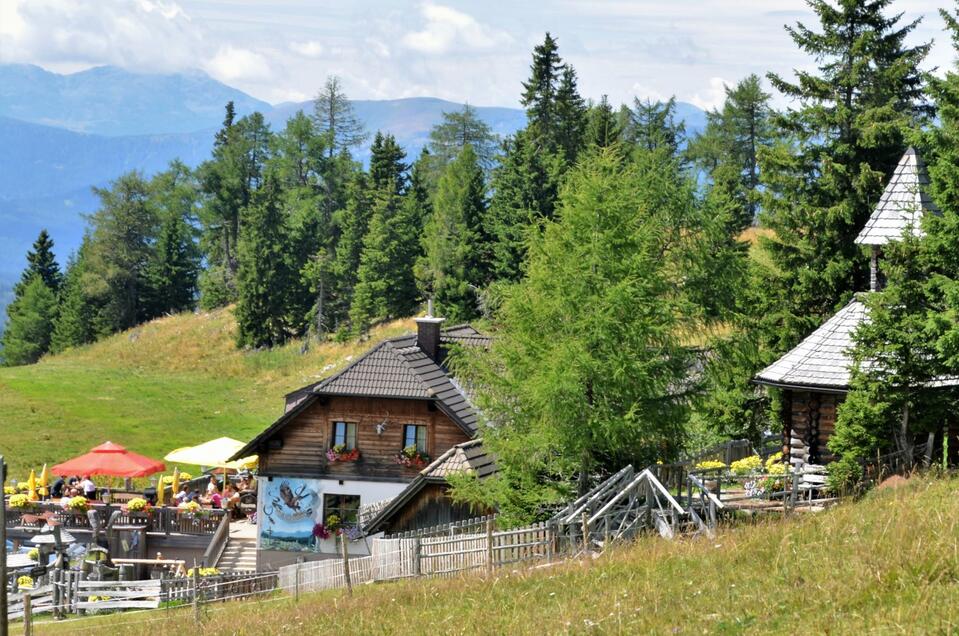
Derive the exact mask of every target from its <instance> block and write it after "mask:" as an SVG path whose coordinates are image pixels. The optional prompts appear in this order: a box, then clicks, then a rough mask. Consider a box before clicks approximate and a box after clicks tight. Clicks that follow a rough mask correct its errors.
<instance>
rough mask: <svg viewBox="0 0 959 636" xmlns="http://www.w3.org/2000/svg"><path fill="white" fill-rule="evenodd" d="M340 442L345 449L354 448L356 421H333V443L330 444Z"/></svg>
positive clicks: (336, 444) (338, 443)
mask: <svg viewBox="0 0 959 636" xmlns="http://www.w3.org/2000/svg"><path fill="white" fill-rule="evenodd" d="M341 444H342V445H343V448H345V449H346V450H353V449H355V448H356V422H333V443H332V444H330V446H331V447H333V446H339V445H341Z"/></svg>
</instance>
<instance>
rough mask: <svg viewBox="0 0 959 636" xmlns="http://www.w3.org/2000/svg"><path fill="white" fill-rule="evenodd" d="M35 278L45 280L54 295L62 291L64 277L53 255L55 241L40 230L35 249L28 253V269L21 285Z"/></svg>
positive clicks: (34, 243)
mask: <svg viewBox="0 0 959 636" xmlns="http://www.w3.org/2000/svg"><path fill="white" fill-rule="evenodd" d="M34 276H39V277H40V278H41V279H43V282H44V284H46V286H47V287H49V288H50V291H52V292H53V293H54V294H56V293H58V292H59V291H60V285H61V284H62V283H63V275H62V274H61V273H60V266H59V265H58V264H57V260H56V257H55V256H54V254H53V239H51V238H50V235H49V234H48V233H47V231H46V230H45V229H44V230H40V235H39V236H38V237H37V240H36V241H34V242H33V249H31V250H30V251H29V252H27V268H26V269H25V270H23V274H21V276H20V285H26V284H28V283H29V282H30V281H31V280H32V279H33V277H34ZM18 287H19V286H18ZM15 291H16V290H15Z"/></svg>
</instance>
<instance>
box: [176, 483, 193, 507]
mask: <svg viewBox="0 0 959 636" xmlns="http://www.w3.org/2000/svg"><path fill="white" fill-rule="evenodd" d="M189 494H190V486H189V485H188V484H183V488H181V489H180V492H178V493H177V494H175V495H173V503H174V505H177V506H178V505H180V504H181V503H183V502H184V501H186V500H187V496H189Z"/></svg>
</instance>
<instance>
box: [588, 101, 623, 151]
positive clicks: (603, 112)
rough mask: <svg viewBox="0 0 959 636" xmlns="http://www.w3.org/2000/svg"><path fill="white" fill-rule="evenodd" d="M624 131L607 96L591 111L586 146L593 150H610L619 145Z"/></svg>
mask: <svg viewBox="0 0 959 636" xmlns="http://www.w3.org/2000/svg"><path fill="white" fill-rule="evenodd" d="M621 134H622V129H621V128H620V125H619V118H618V117H617V116H616V113H615V112H613V107H612V106H610V105H609V99H608V98H607V97H606V95H603V96H602V98H600V100H599V103H598V104H596V105H594V106H592V107H591V108H590V109H589V113H588V115H587V124H586V144H587V145H588V146H590V147H592V148H609V147H610V146H612V145H613V144H616V143H619V139H620V135H621Z"/></svg>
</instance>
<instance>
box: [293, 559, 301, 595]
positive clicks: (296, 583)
mask: <svg viewBox="0 0 959 636" xmlns="http://www.w3.org/2000/svg"><path fill="white" fill-rule="evenodd" d="M300 563H301V561H300V560H299V559H297V561H296V569H295V570H294V571H293V600H295V601H297V602H299V600H300Z"/></svg>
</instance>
